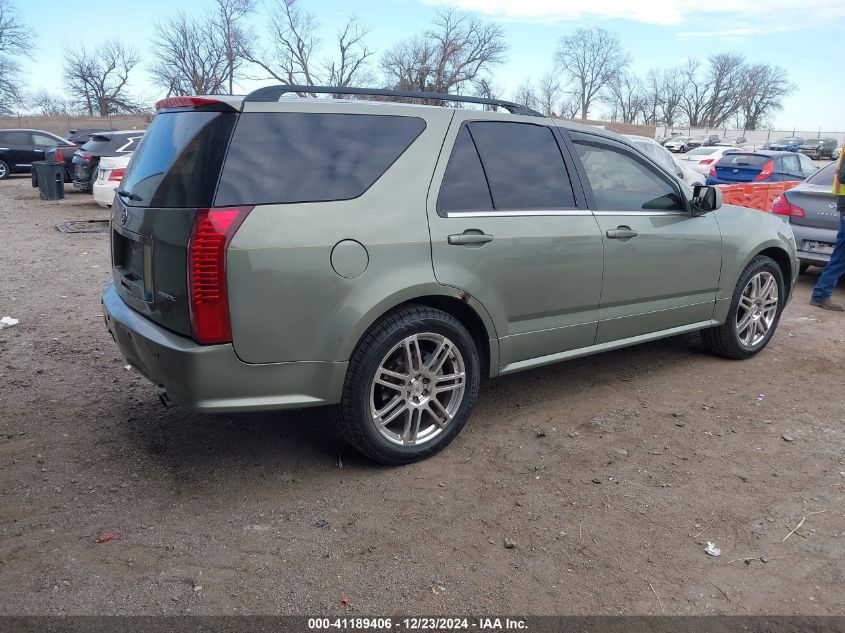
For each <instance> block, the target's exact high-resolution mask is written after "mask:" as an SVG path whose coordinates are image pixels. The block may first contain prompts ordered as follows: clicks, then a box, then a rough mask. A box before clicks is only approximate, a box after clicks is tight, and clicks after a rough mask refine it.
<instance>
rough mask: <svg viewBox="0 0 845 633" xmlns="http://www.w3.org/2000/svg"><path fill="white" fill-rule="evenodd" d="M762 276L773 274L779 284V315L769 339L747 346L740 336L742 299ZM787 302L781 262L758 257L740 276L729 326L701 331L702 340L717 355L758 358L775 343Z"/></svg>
mask: <svg viewBox="0 0 845 633" xmlns="http://www.w3.org/2000/svg"><path fill="white" fill-rule="evenodd" d="M761 272H768V273H771V275H772V276H773V277H774V278H775V281H776V282H777V289H778V297H777V299H778V301H777V312H776V313H775V316H774V320H773V321H772V324H771V326H769V329H768V331H767V332H766V334H765V336H764V337H763V338H762V339H761V340H760V341H758V342H757V343H755V344H754V345H753V346H747V345H745V344H743V343H742V341H741V340H740V338H739V333H738V332H737V312H738V310H739V302H740V297H741V296H742V293H743V291H744V290H745V287H746V286H747V285H748V283H749V282H750V281H751V280H752V279H753V278H754V276H755V275H758V274H759V273H761ZM785 300H786V295H785V291H784V283H783V272H782V271H781V269H780V266H778V265H777V262H775V260H773V259H772V258H771V257H768V256H766V255H758V256H757V257H755V258H754V259H753V260H751V262H750V263H749V264H748V266H746V267H745V270H744V271H743V272H742V274H741V275H740V276H739V281H738V282H737V284H736V288H735V289H734V294H733V298H732V299H731V307H730V310H729V311H728V318H727V320H726V321H725V323H723V324H722V325H718V326H716V327H712V328H707V329H706V330H701V339H702V341H703V342H704V345H705V346H706V347H707V348H708V349H709V350H710V351H711V352H713V353H714V354H718V355H719V356H724V357H725V358H731V359H734V360H742V359H745V358H750V357H751V356H754V355H755V354H757V353H758V352H760V351H761V350H762V349H763V348H764V347H766V345H768V344H769V341H770V340H771V339H772V336H773V335H774V333H775V330H776V329H777V326H778V322H779V321H780V315H781V312H782V311H783V306H784V301H785Z"/></svg>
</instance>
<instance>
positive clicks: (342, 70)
mask: <svg viewBox="0 0 845 633" xmlns="http://www.w3.org/2000/svg"><path fill="white" fill-rule="evenodd" d="M369 32H370V30H369V29H367V28H364V27H362V26H361V25H360V23H359V22H358V17H357V16H355V15H353V16H352V17H351V18H349V21H347V22H346V24H345V25H344V26H343V28H342V29H340V30H339V31H338V32H337V49H338V51H337V52H338V57H337V59H334V60H329V61H328V62H326V71H327V73H328V78H329V84H330V85H332V86H342V87H344V88H346V87H350V86H360V85H361V84H363V83H366V82H368V81H372V76H371V73H370V72H369V70H368V66H367V64H368V62H369V59H370V58H371V57H372V56H373V51H372V50H371V49H370V48H369V47H368V46H367V44H366V42H365V41H364V38H366V36H367V35H368V34H369Z"/></svg>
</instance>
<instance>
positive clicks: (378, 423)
mask: <svg viewBox="0 0 845 633" xmlns="http://www.w3.org/2000/svg"><path fill="white" fill-rule="evenodd" d="M479 380H480V364H479V358H478V351H477V349H476V346H475V342H474V341H473V338H472V336H471V335H470V334H469V332H468V331H467V329H466V328H465V327H464V326H463V325H462V324H461V323H460V321H458V320H457V319H456V318H454V317H453V316H452V315H450V314H447V313H446V312H443V311H441V310H436V309H434V308H429V307H426V306H410V307H408V308H405V309H402V310H400V311H398V312H395V313H393V314H391V315H388V316H387V317H385V318H384V320H382V322H381V323H379V324H377V325H376V326H375V327H374V328H373V329H371V330H370V331H369V332H368V333H367V334H366V336H365V337H364V338H363V340H362V341H361V342H360V343H359V344H358V347H357V348H356V349H355V351H354V352H353V354H352V357H351V359H350V361H349V369H348V370H347V375H346V381H345V383H344V387H343V396H342V398H341V404H340V406H339V407H338V408H337V410H336V417H335V419H336V422H337V426H338V428H339V430H340V432H341V434H342V435H343V436H344V438H345V439H346V440H347V441H348V442H349V443H350V444H352V445H353V446H354V447H355V448H357V449H358V450H359V451H361V452H362V453H364V454H365V455H366V456H368V457H370V458H371V459H373V460H375V461H377V462H381V463H383V464H406V463H410V462H414V461H418V460H420V459H424V458H426V457H429V456H431V455H433V454H434V453H437V452H438V451H440V450H442V449H443V448H445V447H446V446H447V445H448V444H449V443H450V442H451V441H452V440H453V439H455V437H456V436H457V435H458V433H459V432H460V431H461V429H462V428H463V426H464V425H465V424H466V421H467V419H468V418H469V414H470V411H471V410H472V407H473V405H474V404H475V400H476V397H477V396H478V385H479Z"/></svg>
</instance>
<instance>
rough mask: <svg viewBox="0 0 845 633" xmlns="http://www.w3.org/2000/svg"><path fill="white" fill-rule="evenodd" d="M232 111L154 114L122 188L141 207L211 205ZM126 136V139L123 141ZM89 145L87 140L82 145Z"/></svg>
mask: <svg viewBox="0 0 845 633" xmlns="http://www.w3.org/2000/svg"><path fill="white" fill-rule="evenodd" d="M236 118H237V114H235V113H234V112H164V113H162V114H159V115H157V116H156V118H155V119H154V120H153V122H152V124H151V125H150V128H149V129H148V130H147V132H146V134H144V136H143V137H141V141H140V143H139V144H138V149H137V150H136V151H135V153H134V154H133V156H132V161H131V162H130V163H129V167H128V168H127V170H126V175H125V176H124V178H123V182H122V184H121V187H122V188H123V189H125V190H126V191H128V192H130V193H132V194H134V195H135V196H138V197H140V198H141V199H140V200H134V201H130V200H129V199H128V198H123V202H124V203H126V204H130V205H133V206H143V207H200V208H202V207H210V206H211V203H212V200H213V199H214V188H215V186H216V184H217V178H218V177H219V176H220V168H221V166H222V165H223V156H224V155H225V153H226V146H227V144H228V142H229V137H230V136H231V134H232V127H233V126H234V124H235V119H236ZM126 141H127V139H126V138H125V137H124V141H123V145H125V144H126ZM87 146H88V144H87V143H86V147H87Z"/></svg>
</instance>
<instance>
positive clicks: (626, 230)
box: [606, 226, 639, 240]
mask: <svg viewBox="0 0 845 633" xmlns="http://www.w3.org/2000/svg"><path fill="white" fill-rule="evenodd" d="M606 235H607V237H608V239H611V240H630V239H632V238H635V237H637V235H639V233H637V232H636V231H635V230H634V229H632V228H631V227H630V226H618V227H616V228H615V229H608V230H607V232H606Z"/></svg>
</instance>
